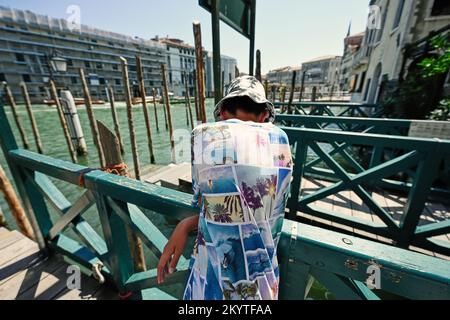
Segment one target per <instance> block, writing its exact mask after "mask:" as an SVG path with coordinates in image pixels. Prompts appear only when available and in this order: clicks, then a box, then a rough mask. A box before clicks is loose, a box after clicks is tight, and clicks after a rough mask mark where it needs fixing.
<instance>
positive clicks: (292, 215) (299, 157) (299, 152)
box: [288, 140, 308, 220]
mask: <svg viewBox="0 0 450 320" xmlns="http://www.w3.org/2000/svg"><path fill="white" fill-rule="evenodd" d="M307 152H308V141H307V140H297V145H296V149H295V159H294V160H295V161H294V172H293V180H292V185H291V197H290V198H289V203H288V208H289V219H292V220H295V219H296V217H297V208H298V200H299V197H300V188H301V185H302V178H303V173H304V170H305V164H306V157H307Z"/></svg>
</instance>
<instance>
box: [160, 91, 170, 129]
mask: <svg viewBox="0 0 450 320" xmlns="http://www.w3.org/2000/svg"><path fill="white" fill-rule="evenodd" d="M163 87H164V84H163ZM161 91H162V92H163V91H164V89H162V90H161ZM162 92H161V96H162V97H163V93H162ZM163 103H164V107H163V111H164V124H165V126H166V131H169V122H168V121H167V111H166V108H165V104H166V102H165V97H163Z"/></svg>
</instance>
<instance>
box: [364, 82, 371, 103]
mask: <svg viewBox="0 0 450 320" xmlns="http://www.w3.org/2000/svg"><path fill="white" fill-rule="evenodd" d="M371 82H372V80H371V79H368V80H367V84H366V92H365V93H364V101H367V98H368V97H369V91H370V83H371Z"/></svg>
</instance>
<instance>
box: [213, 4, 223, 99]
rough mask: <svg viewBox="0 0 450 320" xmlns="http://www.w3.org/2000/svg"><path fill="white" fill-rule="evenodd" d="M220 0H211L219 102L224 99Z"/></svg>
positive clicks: (215, 75)
mask: <svg viewBox="0 0 450 320" xmlns="http://www.w3.org/2000/svg"><path fill="white" fill-rule="evenodd" d="M219 8H220V0H211V24H212V38H213V70H214V99H215V103H216V104H217V103H219V101H220V100H221V99H222V83H221V82H222V81H221V76H222V75H221V73H222V72H221V71H222V67H221V61H220V12H219Z"/></svg>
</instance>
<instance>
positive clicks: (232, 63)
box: [205, 52, 237, 97]
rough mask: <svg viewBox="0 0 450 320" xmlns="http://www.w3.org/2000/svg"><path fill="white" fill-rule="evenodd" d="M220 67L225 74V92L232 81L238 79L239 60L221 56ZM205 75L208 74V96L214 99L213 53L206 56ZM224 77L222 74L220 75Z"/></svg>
mask: <svg viewBox="0 0 450 320" xmlns="http://www.w3.org/2000/svg"><path fill="white" fill-rule="evenodd" d="M220 65H221V69H222V73H223V90H225V89H226V88H227V86H228V85H229V84H230V82H231V81H233V80H234V79H235V78H236V70H237V60H236V59H235V58H232V57H229V56H226V55H221V56H220ZM205 74H206V83H205V86H206V96H207V97H213V96H214V72H213V54H212V52H208V54H207V56H206V66H205ZM220 77H222V74H221V75H220ZM224 92H225V91H224Z"/></svg>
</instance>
